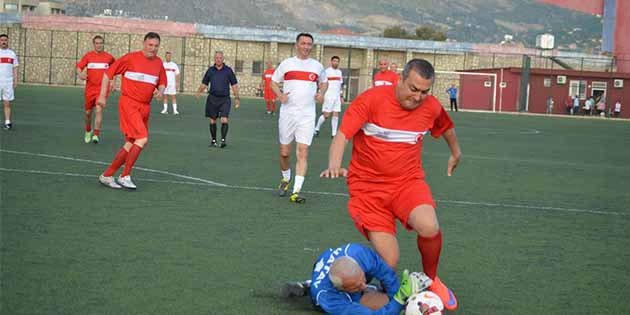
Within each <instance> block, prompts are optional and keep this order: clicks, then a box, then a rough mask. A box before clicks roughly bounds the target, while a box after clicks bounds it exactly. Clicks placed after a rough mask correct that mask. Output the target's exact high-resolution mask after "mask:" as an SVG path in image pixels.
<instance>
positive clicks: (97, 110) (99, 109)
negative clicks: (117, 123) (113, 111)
mask: <svg viewBox="0 0 630 315" xmlns="http://www.w3.org/2000/svg"><path fill="white" fill-rule="evenodd" d="M94 108H95V109H96V112H97V113H99V114H100V113H102V112H103V107H101V106H98V105H97V106H95V107H94Z"/></svg>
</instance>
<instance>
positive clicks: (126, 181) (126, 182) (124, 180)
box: [118, 175, 136, 189]
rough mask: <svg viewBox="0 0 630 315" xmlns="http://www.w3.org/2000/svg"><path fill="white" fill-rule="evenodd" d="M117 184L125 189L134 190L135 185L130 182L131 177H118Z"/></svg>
mask: <svg viewBox="0 0 630 315" xmlns="http://www.w3.org/2000/svg"><path fill="white" fill-rule="evenodd" d="M118 184H119V185H120V186H122V187H124V188H127V189H136V184H134V183H133V182H132V181H131V176H130V175H127V176H119V177H118Z"/></svg>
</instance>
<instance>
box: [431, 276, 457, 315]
mask: <svg viewBox="0 0 630 315" xmlns="http://www.w3.org/2000/svg"><path fill="white" fill-rule="evenodd" d="M429 290H430V291H431V292H433V293H435V294H437V295H438V296H439V297H440V299H442V303H444V308H445V309H447V310H449V311H453V310H455V309H456V308H457V299H456V298H455V294H453V291H451V289H449V288H447V287H446V286H445V285H444V283H442V281H441V280H440V278H438V277H437V276H435V279H433V284H431V286H430V287H429Z"/></svg>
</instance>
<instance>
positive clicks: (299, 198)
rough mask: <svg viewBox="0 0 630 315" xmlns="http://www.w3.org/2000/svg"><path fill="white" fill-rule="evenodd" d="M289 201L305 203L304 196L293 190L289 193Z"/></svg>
mask: <svg viewBox="0 0 630 315" xmlns="http://www.w3.org/2000/svg"><path fill="white" fill-rule="evenodd" d="M289 201H291V202H295V203H305V202H306V198H304V196H302V195H301V194H300V193H299V192H294V193H292V194H291V197H290V198H289Z"/></svg>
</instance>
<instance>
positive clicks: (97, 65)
mask: <svg viewBox="0 0 630 315" xmlns="http://www.w3.org/2000/svg"><path fill="white" fill-rule="evenodd" d="M87 68H88V69H109V64H108V63H105V62H90V63H88V64H87Z"/></svg>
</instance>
